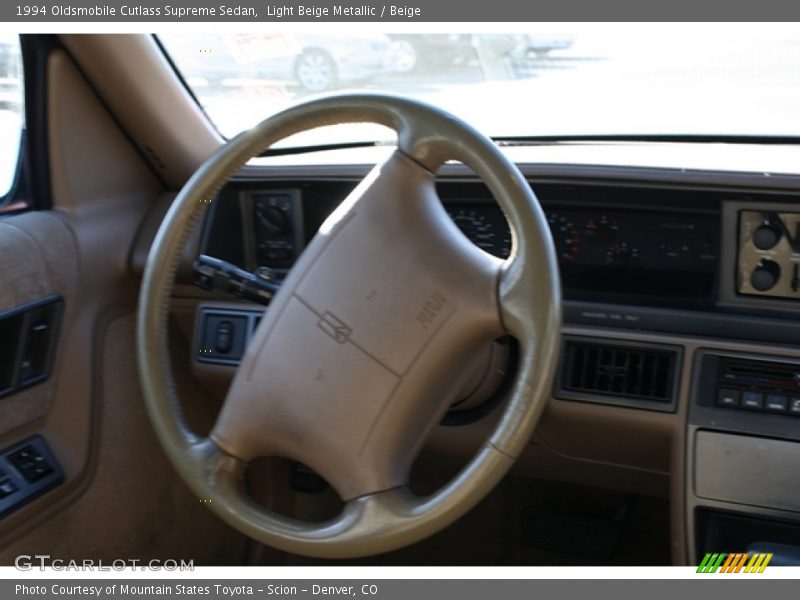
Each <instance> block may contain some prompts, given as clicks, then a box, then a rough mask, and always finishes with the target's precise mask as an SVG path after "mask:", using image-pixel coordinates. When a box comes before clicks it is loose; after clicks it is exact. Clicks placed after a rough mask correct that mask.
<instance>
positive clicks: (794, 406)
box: [789, 398, 800, 415]
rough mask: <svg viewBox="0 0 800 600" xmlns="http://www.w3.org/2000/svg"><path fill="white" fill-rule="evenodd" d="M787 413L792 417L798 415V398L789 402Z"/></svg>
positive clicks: (799, 403) (799, 411) (799, 401)
mask: <svg viewBox="0 0 800 600" xmlns="http://www.w3.org/2000/svg"><path fill="white" fill-rule="evenodd" d="M789 412H790V413H791V414H793V415H800V398H792V399H790V400H789Z"/></svg>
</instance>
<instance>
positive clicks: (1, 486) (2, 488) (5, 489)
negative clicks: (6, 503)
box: [0, 481, 18, 500]
mask: <svg viewBox="0 0 800 600" xmlns="http://www.w3.org/2000/svg"><path fill="white" fill-rule="evenodd" d="M17 489H18V488H17V486H16V485H14V482H13V481H4V482H2V483H0V500H2V499H3V498H6V497H8V496H10V495H11V494H13V493H14V492H16V491H17Z"/></svg>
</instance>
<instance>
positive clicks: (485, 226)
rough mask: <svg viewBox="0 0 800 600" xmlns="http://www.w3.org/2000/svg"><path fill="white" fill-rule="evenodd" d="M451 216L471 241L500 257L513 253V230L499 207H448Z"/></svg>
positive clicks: (506, 256)
mask: <svg viewBox="0 0 800 600" xmlns="http://www.w3.org/2000/svg"><path fill="white" fill-rule="evenodd" d="M447 212H448V213H449V214H450V218H451V219H453V222H454V223H455V224H456V225H457V226H458V228H459V229H460V230H461V231H462V232H463V233H464V235H466V236H467V237H468V238H469V239H470V241H471V242H472V243H473V244H475V245H476V246H478V248H480V249H481V250H485V251H486V252H488V253H489V254H494V255H495V256H497V257H499V258H508V255H509V254H511V232H510V231H509V229H508V225H507V224H506V221H505V217H503V213H501V212H500V211H499V210H497V209H494V210H492V209H489V208H485V207H475V208H472V207H447Z"/></svg>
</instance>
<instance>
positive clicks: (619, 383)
mask: <svg viewBox="0 0 800 600" xmlns="http://www.w3.org/2000/svg"><path fill="white" fill-rule="evenodd" d="M678 356H679V350H678V349H673V348H669V347H663V346H650V345H647V346H644V345H643V346H639V345H627V344H616V343H605V342H587V341H584V340H575V339H568V340H567V341H566V344H565V347H564V354H563V360H562V368H561V381H560V390H559V392H560V393H559V396H561V397H565V398H570V399H577V400H588V401H593V402H603V403H611V404H623V405H627V406H637V407H640V408H654V409H655V410H672V409H673V408H674V405H675V391H676V382H677V365H678Z"/></svg>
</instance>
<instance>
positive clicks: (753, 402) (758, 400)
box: [742, 392, 764, 410]
mask: <svg viewBox="0 0 800 600" xmlns="http://www.w3.org/2000/svg"><path fill="white" fill-rule="evenodd" d="M742 408H749V409H751V410H761V409H763V408H764V394H762V393H761V392H743V393H742Z"/></svg>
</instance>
